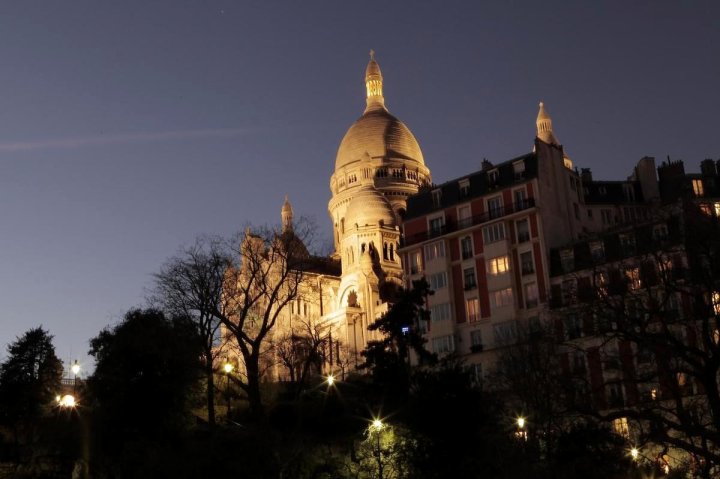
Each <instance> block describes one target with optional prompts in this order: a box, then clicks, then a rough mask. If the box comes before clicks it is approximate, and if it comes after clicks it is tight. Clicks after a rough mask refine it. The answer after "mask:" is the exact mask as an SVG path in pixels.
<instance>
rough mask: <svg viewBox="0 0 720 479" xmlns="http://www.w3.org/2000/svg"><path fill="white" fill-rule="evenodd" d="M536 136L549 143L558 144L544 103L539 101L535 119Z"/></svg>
mask: <svg viewBox="0 0 720 479" xmlns="http://www.w3.org/2000/svg"><path fill="white" fill-rule="evenodd" d="M535 125H536V126H537V137H538V138H540V139H541V140H542V141H544V142H545V143H547V144H549V145H560V142H559V141H558V139H557V138H555V135H554V134H553V129H552V119H551V118H550V115H548V114H547V112H546V111H545V104H544V103H543V102H540V110H539V111H538V116H537V120H536V121H535Z"/></svg>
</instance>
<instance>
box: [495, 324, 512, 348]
mask: <svg viewBox="0 0 720 479" xmlns="http://www.w3.org/2000/svg"><path fill="white" fill-rule="evenodd" d="M493 336H494V337H495V342H496V343H497V344H510V343H512V342H514V341H515V337H516V336H517V326H516V324H515V321H506V322H504V323H499V324H496V325H494V326H493Z"/></svg>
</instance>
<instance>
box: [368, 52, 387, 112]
mask: <svg viewBox="0 0 720 479" xmlns="http://www.w3.org/2000/svg"><path fill="white" fill-rule="evenodd" d="M365 90H366V92H367V100H366V101H367V108H366V109H365V111H366V112H367V111H370V110H374V109H379V108H385V98H384V97H383V78H382V72H381V71H380V65H378V64H377V62H376V61H375V50H370V61H369V62H368V65H367V68H366V69H365Z"/></svg>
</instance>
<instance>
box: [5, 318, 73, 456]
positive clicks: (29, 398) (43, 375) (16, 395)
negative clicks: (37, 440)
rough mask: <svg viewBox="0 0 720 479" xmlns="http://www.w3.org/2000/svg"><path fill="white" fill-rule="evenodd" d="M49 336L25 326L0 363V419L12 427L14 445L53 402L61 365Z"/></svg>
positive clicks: (31, 429) (31, 431)
mask: <svg viewBox="0 0 720 479" xmlns="http://www.w3.org/2000/svg"><path fill="white" fill-rule="evenodd" d="M52 338H53V337H52V335H50V334H49V333H48V332H47V331H45V330H44V329H43V328H42V327H38V328H33V329H30V330H28V331H27V332H26V333H25V334H23V335H22V336H21V337H19V338H17V339H16V340H15V341H14V342H13V343H11V344H10V345H8V347H7V352H8V357H7V359H6V360H5V362H4V363H2V365H0V420H1V421H2V423H4V424H6V425H8V426H9V427H11V428H12V430H13V433H14V438H15V444H16V446H17V445H18V444H19V442H20V441H21V440H23V439H27V436H29V437H32V436H33V435H34V431H33V430H34V429H35V427H36V426H37V423H38V421H39V420H40V419H41V418H42V417H43V416H45V415H47V413H48V412H49V411H50V410H51V409H52V408H53V407H54V406H55V396H56V395H57V394H58V393H59V391H60V382H61V379H62V373H63V366H62V362H61V361H60V360H59V359H58V357H57V356H56V355H55V347H54V346H53V344H52Z"/></svg>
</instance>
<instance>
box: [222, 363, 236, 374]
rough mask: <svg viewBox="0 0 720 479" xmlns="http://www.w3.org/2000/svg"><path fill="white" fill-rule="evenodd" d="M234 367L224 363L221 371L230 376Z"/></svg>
mask: <svg viewBox="0 0 720 479" xmlns="http://www.w3.org/2000/svg"><path fill="white" fill-rule="evenodd" d="M233 369H234V367H233V365H232V363H225V366H223V370H224V371H225V374H230V373H231V372H232V371H233Z"/></svg>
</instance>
